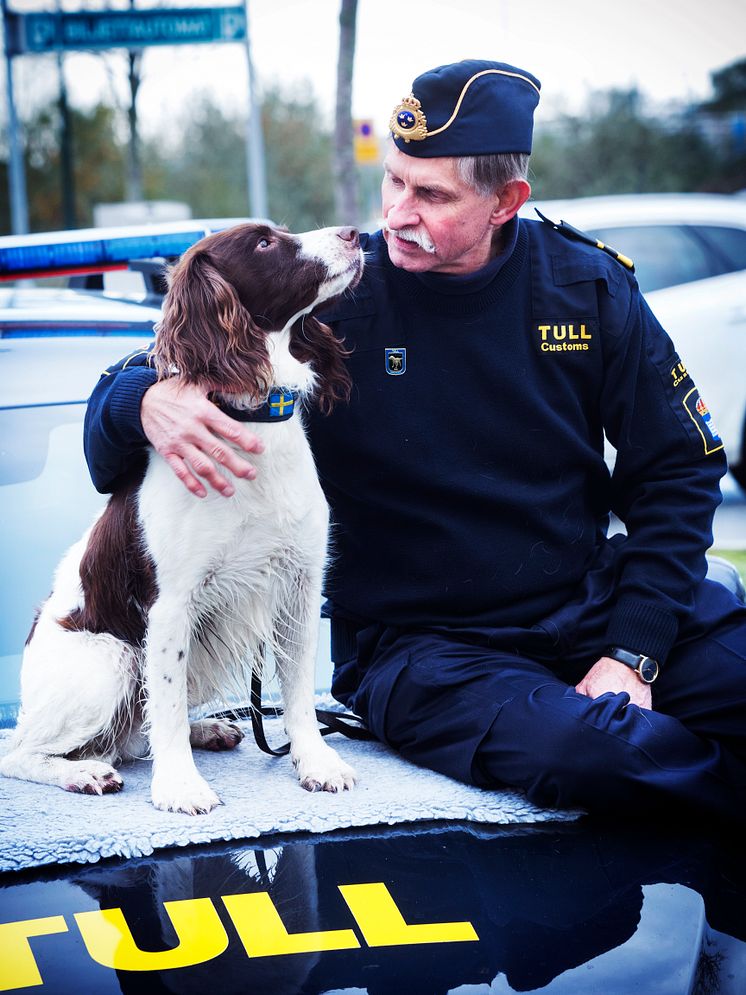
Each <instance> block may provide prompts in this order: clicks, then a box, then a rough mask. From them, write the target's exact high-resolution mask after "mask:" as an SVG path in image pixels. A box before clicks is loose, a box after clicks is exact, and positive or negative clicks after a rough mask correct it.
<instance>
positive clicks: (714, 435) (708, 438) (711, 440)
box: [681, 387, 723, 456]
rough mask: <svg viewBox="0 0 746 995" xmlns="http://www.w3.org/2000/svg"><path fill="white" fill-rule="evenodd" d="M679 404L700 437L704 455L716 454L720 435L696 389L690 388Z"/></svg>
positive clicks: (719, 443) (720, 441) (719, 447)
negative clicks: (682, 406)
mask: <svg viewBox="0 0 746 995" xmlns="http://www.w3.org/2000/svg"><path fill="white" fill-rule="evenodd" d="M681 403H682V404H683V405H684V408H685V410H686V413H687V414H688V415H689V417H690V418H691V420H692V421H693V422H694V424H695V426H696V428H697V431H698V432H699V434H700V435H701V436H702V442H703V443H704V447H705V455H706V456H709V455H710V453H716V452H718V451H719V450H720V449H722V448H723V440H722V439H721V438H720V435H719V433H718V431H717V429H716V428H715V425H714V424H713V421H712V415H711V414H710V411H709V408H708V407H707V405H706V404H705V402H704V401H703V400H702V398H701V397H700V396H699V391H698V390H697V388H696V387H692V389H691V390H690V391H689V393H688V394H687V395H686V396H685V397H684V399H683V401H682V402H681Z"/></svg>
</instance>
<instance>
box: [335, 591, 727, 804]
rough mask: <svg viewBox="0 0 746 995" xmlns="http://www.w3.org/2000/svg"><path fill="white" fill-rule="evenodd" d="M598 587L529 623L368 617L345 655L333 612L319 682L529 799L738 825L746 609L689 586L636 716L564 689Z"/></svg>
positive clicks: (581, 670) (394, 742) (479, 780)
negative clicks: (511, 625)
mask: <svg viewBox="0 0 746 995" xmlns="http://www.w3.org/2000/svg"><path fill="white" fill-rule="evenodd" d="M600 582H603V577H600V576H599V575H596V576H595V577H594V578H591V579H589V585H591V587H592V586H593V585H594V584H598V583H600ZM597 594H598V592H597V591H594V590H592V589H589V590H588V591H586V592H585V593H584V594H583V595H582V596H581V597H580V598H579V599H578V600H577V601H576V602H573V604H572V605H568V606H567V607H566V608H564V609H562V610H561V611H559V612H557V613H556V614H555V615H554V616H552V618H551V619H547V620H544V621H543V622H542V624H540V625H537V626H534V627H533V628H531V629H520V628H515V629H459V630H453V629H448V630H446V629H437V628H429V629H419V630H402V629H393V628H389V627H385V626H382V625H369V626H366V627H364V628H362V629H360V630H358V631H357V632H356V638H355V641H354V646H355V651H354V653H352V654H349V653H348V654H347V659H341V655H340V654H336V655H335V649H334V644H335V642H336V643H337V645H341V641H340V640H339V639H337V640H335V638H334V633H335V622H334V621H333V623H332V634H333V635H332V644H333V650H332V652H333V659H334V660H335V673H334V681H333V684H332V691H333V693H334V694H335V695H336V696H337V697H338V698H339V699H340V700H341V701H343V702H344V703H345V704H346V705H347V706H348V707H350V708H352V709H353V710H354V711H355V712H356V713H357V714H358V715H360V716H361V718H362V719H363V720H364V721H365V722H366V724H367V725H368V726H369V728H370V729H371V730H372V732H373V733H374V734H375V735H376V736H377V737H378V738H380V739H381V740H382V741H384V742H385V743H387V744H389V745H390V746H392V747H393V748H394V749H396V750H398V751H399V752H400V753H401V754H402V755H403V756H404V757H406V758H408V759H409V760H411V761H413V762H414V763H417V764H420V765H422V766H424V767H429V768H431V769H433V770H436V771H440V772H442V773H445V774H448V775H450V776H452V777H454V778H457V779H459V780H462V781H466V782H468V783H473V784H477V785H479V786H482V787H488V786H504V785H509V786H511V787H518V788H521V789H523V790H525V792H526V794H527V796H528V798H529V800H530V801H532V802H534V803H535V804H537V805H540V806H548V807H571V808H576V807H580V808H583V809H586V810H588V811H591V812H594V813H599V814H606V815H624V816H627V817H630V816H631V817H638V816H645V815H650V814H656V815H666V816H676V817H680V816H682V815H684V816H687V817H690V818H695V817H696V818H699V819H709V818H713V819H717V820H718V821H719V822H725V823H729V822H731V821H737V822H746V607H744V605H743V604H742V603H741V602H740V601H739V600H738V599H737V598H736V597H735V595H733V594H732V593H731V592H730V591H728V590H727V589H726V588H725V587H723V586H722V585H721V584H719V583H716V582H712V581H708V580H705V581H703V582H702V584H701V585H700V587H699V589H698V590H697V592H696V605H695V610H694V612H693V614H692V616H691V617H690V618H689V619H688V620H687V621H686V622H684V623H683V624H682V627H681V629H680V632H679V638H678V641H677V643H676V646H675V648H674V649H673V651H672V652H671V654H670V656H669V658H668V660H667V662H666V665H665V667H664V669H663V672H662V674H661V675H660V677H659V678H658V680H657V681H656V682H655V683H654V685H653V687H652V691H653V710H652V711H651V710H648V709H642V708H639V707H638V706H636V705H631V704H629V698H628V696H627V695H626V694H624V693H620V694H604V695H602V696H601V697H599V698H596V699H592V698H589V697H587V696H586V695H581V694H578V693H577V692H576V691H575V690H574V686H575V684H576V683H577V682H578V681H579V680H580V679H581V678H582V677H583V676H584V675H585V674H586V673H587V671H588V670H589V669H590V667H591V666H592V665H593V663H595V662H596V658H597V656H598V651H597V647H598V646H599V645H603V642H602V637H603V632H604V631H605V626H606V618H607V613H606V612H605V611H604V609H603V599H601V598H598V597H596V595H597ZM348 635H349V633H348ZM348 645H349V640H348Z"/></svg>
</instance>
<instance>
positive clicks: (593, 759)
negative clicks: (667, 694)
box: [473, 685, 645, 807]
mask: <svg viewBox="0 0 746 995" xmlns="http://www.w3.org/2000/svg"><path fill="white" fill-rule="evenodd" d="M640 711H641V710H640V709H637V708H636V707H635V706H630V705H629V704H628V697H627V695H626V694H617V695H611V694H606V695H602V696H601V697H600V698H595V699H594V698H588V697H587V696H586V695H580V694H578V693H577V692H576V691H575V690H574V689H573V688H571V687H567V688H562V687H560V686H558V685H546V686H544V687H541V688H537V689H536V690H535V691H534V692H532V693H531V694H530V695H528V696H527V697H526V698H525V699H524V700H516V699H513V700H512V701H511V702H509V703H507V704H506V705H504V706H503V707H502V708H501V710H500V713H499V714H498V716H497V718H496V719H495V721H494V722H493V724H492V726H491V727H490V729H489V732H488V733H487V735H486V736H485V737H484V739H483V740H482V742H481V743H480V744H479V748H478V750H477V752H476V755H475V758H474V768H473V769H474V780H475V781H476V783H478V784H482V785H485V786H487V785H495V784H500V783H502V784H508V785H510V786H512V787H519V788H522V789H523V790H524V791H525V792H526V794H527V797H528V798H529V800H530V801H532V802H534V804H537V805H543V806H549V807H558V806H569V807H573V806H587V805H589V804H590V803H591V802H592V801H593V800H600V797H601V796H605V795H608V794H609V793H610V792H612V791H615V790H617V788H615V787H614V783H615V782H618V781H619V780H620V779H624V778H630V777H634V776H635V773H636V771H638V770H639V769H640V767H641V766H644V763H645V759H644V756H643V755H642V754H641V749H640V744H639V743H638V742H637V740H638V739H639V725H640ZM643 724H644V723H643Z"/></svg>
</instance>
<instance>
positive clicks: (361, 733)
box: [208, 670, 375, 757]
mask: <svg viewBox="0 0 746 995" xmlns="http://www.w3.org/2000/svg"><path fill="white" fill-rule="evenodd" d="M249 701H250V704H249V706H248V707H241V708H227V709H226V710H225V711H223V712H212V714H211V715H209V716H208V718H211V719H228V720H229V721H231V722H237V721H240V720H241V719H251V728H252V731H253V733H254V739H255V740H256V745H257V746H258V747H259V749H260V750H262V751H263V752H264V753H269V754H270V756H273V757H284V756H286V755H287V754H288V753H289V752H290V743H284V744H283V745H282V746H280V747H279V748H278V749H276V750H275V749H273V748H272V747H271V746H270V745H269V743H268V742H267V737H266V736H265V735H264V719H265V718H278V717H279V716H281V715H282V714H283V710H282V709H281V708H276V707H274V706H273V705H263V704H262V678H261V674H260V673H259V671H258V670H254V672H253V673H252V675H251V693H250V697H249ZM316 718H317V719H318V721H319V722H320V723H321V725H322V729H321V730H320V732H321V735H322V736H331V734H332V733H334V732H338V733H341V734H342V735H343V736H347V738H348V739H361V740H371V739H375V737H374V736H373V734H372V733H371V732H369V731H368V730H367V729H366V728H365V726H363V725H362V724H361V723H360V719H358V718H357V716H356V715H351V714H350V713H349V712H330V711H327V710H326V709H323V708H317V709H316Z"/></svg>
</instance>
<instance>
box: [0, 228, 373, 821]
mask: <svg viewBox="0 0 746 995" xmlns="http://www.w3.org/2000/svg"><path fill="white" fill-rule="evenodd" d="M362 267H363V255H362V251H361V249H360V245H359V240H358V236H357V232H356V231H355V229H353V228H336V229H323V230H320V231H315V232H308V233H306V234H303V235H291V234H289V233H288V232H286V231H283V230H278V229H276V228H273V227H270V226H268V225H256V224H242V225H238V226H237V227H235V228H231V229H229V230H226V231H224V232H219V233H217V234H213V235H210V236H208V237H207V238H205V239H202V240H201V241H200V242H198V243H197V244H196V245H194V246H193V247H192V248H191V249H190V250H189V251H188V252H187V253H185V255H184V256H183V257H182V259H181V260H180V261H179V263H178V264H177V265H176V266H175V267H174V269H173V271H172V273H171V274H170V280H169V282H170V288H169V292H168V294H167V297H166V300H165V302H164V313H163V318H162V320H161V322H160V323H159V327H158V328H157V330H156V337H155V344H154V349H153V359H152V361H153V363H154V364H155V366H156V368H157V370H158V372H159V375H160V376H161V377H167V376H172V375H178V376H179V377H181V378H182V379H183V380H184V381H187V382H190V383H196V384H200V385H202V386H204V387H206V388H208V389H209V390H210V391H211V392H212V394H211V396H212V397H213V399H214V400H216V402H217V403H219V404H221V405H222V406H223V407H224V410H228V411H229V413H230V412H231V411H233V413H234V414H236V413H237V412H239V413H242V412H246V411H250V412H251V417H252V418H259V419H261V418H262V417H263V413H266V417H267V418H268V421H262V420H258V421H256V423H255V424H253V425H252V430H254V431H255V432H256V433H257V434H258V435H259V436H260V437H261V440H262V442H263V444H264V451H263V453H262V454H261V455H258V456H257V457H256V461H257V468H258V473H257V476H256V479H254V480H243V479H238V478H235V479H234V481H233V482H234V484H235V493H234V494H233V496H232V497H230V498H225V497H223V496H221V495H219V494H217V493H216V492H215V491H210V493H208V495H207V497H206V498H204V499H202V500H199V499H197V498H195V497H194V496H193V495H192V494H190V493H189V492H188V491H187V490H186V489H185V488H184V487H183V486H182V484H181V483H180V482H179V480H178V479H177V478H176V476H175V475H174V473H173V472H172V471H171V469H170V468H169V466H168V464H167V463H166V462H165V460H164V459H163V458H161V457H160V456H159V455H158V454H157V453H156V452H155V451H154V450H150V451H149V453H148V459H147V465H146V466H145V468H144V470H143V471H142V472H140V473H139V474H137V475H136V476H135V478H134V479H132V480H130V481H128V482H126V483H123V484H122V485H121V486H120V487H119V489H118V490H117V491H116V492H115V493H114V494H113V495H112V497H111V499H110V500H109V502H108V504H107V505H106V507H105V509H104V510H103V512H102V513H101V515H100V516H99V517H98V519H97V520H96V521H95V522H94V523H93V525H92V527H91V528H90V529H89V531H88V532H87V533H86V535H84V536H83V538H82V539H81V540H80V541H79V542H78V543H76V544H75V545H74V546H73V547H72V549H70V550H69V552H68V553H67V554H66V556H65V557H64V558H63V560H62V562H61V564H60V566H59V568H58V570H57V574H56V577H55V581H54V587H53V590H52V593H51V595H50V597H49V599H48V600H47V601H46V602H45V604H44V605H43V607H42V609H41V612H40V614H39V616H38V618H37V620H36V622H35V624H34V626H33V628H32V631H31V634H30V637H29V640H28V642H27V646H26V651H25V654H24V658H23V666H22V674H21V684H22V703H21V711H20V716H19V720H18V725H17V728H16V730H15V731H14V734H13V737H12V742H11V749H10V752H9V753H8V754H7V755H6V756H5V757H4V758H3V760H2V761H1V762H0V772H2V773H3V774H6V775H8V776H10V777H18V778H25V779H27V780H31V781H40V782H43V783H48V784H55V785H59V786H60V787H63V788H66V789H67V790H68V791H82V792H86V793H95V794H102V793H104V792H110V791H118V790H119V789H120V788H121V787H122V779H121V777H120V776H119V774H118V772H117V770H116V769H115V767H114V765H115V764H117V763H118V762H120V761H121V760H126V759H128V758H137V757H143V756H147V755H150V756H151V757H152V760H153V776H152V791H151V795H152V800H153V804H154V805H155V806H156V807H157V808H160V809H164V810H167V811H173V812H186V813H190V814H196V813H201V812H209V811H210V810H211V809H212V808H214V807H215V806H216V805H218V804H219V799H218V797H217V795H216V794H215V793H214V792H213V791H212V789H211V788H210V787H209V785H208V784H207V783H206V782H205V780H204V779H203V778H202V777H201V775H200V774H199V773H198V771H197V769H196V767H195V764H194V760H193V757H192V751H191V746H195V747H203V748H208V749H231V748H232V747H234V746H236V745H237V743H238V742H239V741H240V739H241V738H242V733H241V731H240V730H239V729H238V727H237V726H235V725H232V724H231V723H229V722H224V721H221V720H215V719H213V720H209V719H203V720H201V721H196V722H191V723H190V721H189V714H188V712H189V709H190V708H192V707H202V706H205V705H207V704H215V703H218V702H225V701H226V700H229V699H231V698H233V697H235V696H245V695H246V693H247V685H248V683H249V681H250V675H251V670H252V667H256V666H259V665H260V660H261V658H262V655H263V652H264V651H265V649H267V648H269V650H270V651H271V655H272V656H273V657H274V661H275V665H276V668H277V670H278V673H279V677H280V685H281V688H282V696H283V704H284V709H285V712H284V714H285V725H286V730H287V733H288V736H289V739H290V743H291V757H292V760H293V763H294V764H295V766H296V768H297V773H298V777H299V779H300V782H301V784H302V785H303V787H305V788H307V789H309V790H317V789H319V788H322V789H324V790H326V791H338V790H341V789H344V788H350V787H352V785H353V783H354V780H355V775H354V772H353V770H352V769H351V768H350V767H349V766H348V765H347V764H346V763H344V762H343V761H342V760H341V759H340V758H339V757H338V755H337V754H336V753H335V751H334V750H333V749H331V748H330V747H329V746H328V745H327V744H326V743H325V742H324V741H323V739H322V737H321V735H320V733H319V730H318V726H317V724H316V720H315V715H314V707H313V706H314V701H313V696H314V663H315V657H316V642H317V635H318V615H319V600H320V590H321V581H322V572H323V568H324V561H325V556H326V540H327V527H328V511H327V506H326V502H325V500H324V497H323V494H322V492H321V488H320V486H319V483H318V480H317V477H316V472H315V468H314V464H313V459H312V457H311V453H310V450H309V447H308V443H307V441H306V437H305V434H304V430H303V425H302V422H301V418H300V417H299V416H298V415H296V416H295V417H291V418H289V419H287V420H283V419H278V418H275V417H274V415H272V414H269V405H270V404H272V403H273V402H272V400H271V398H272V397H275V401H274V403H275V404H276V405H279V407H280V408H286V407H290V406H291V405H292V402H293V399H294V397H296V396H299V397H301V398H306V399H310V398H311V397H312V396H313V397H314V398H315V400H316V401H317V402H318V403H319V404H320V405H321V407H322V409H324V410H327V411H328V410H329V409H330V408H331V407H332V405H333V404H334V403H335V401H337V400H340V399H344V398H346V397H347V395H348V393H349V386H350V385H349V378H348V376H347V373H346V369H345V365H344V351H343V349H342V346H341V345H340V343H339V342H338V341H337V340H336V339H335V338H334V336H333V335H332V333H331V331H330V330H329V329H328V328H327V327H326V326H324V325H323V324H321V322H319V321H318V320H317V319H316V318H313V317H312V316H311V312H312V310H313V309H314V308H315V307H317V306H318V305H319V304H320V303H321V302H322V301H326V300H329V299H330V298H332V297H334V296H336V295H338V294H340V293H342V292H343V291H344V290H345V289H346V288H347V287H349V286H351V285H354V284H355V283H356V282H357V280H358V279H359V278H360V274H361V272H362ZM285 414H287V411H285ZM273 421H274V422H276V423H274V424H273V423H272V422H273Z"/></svg>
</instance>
